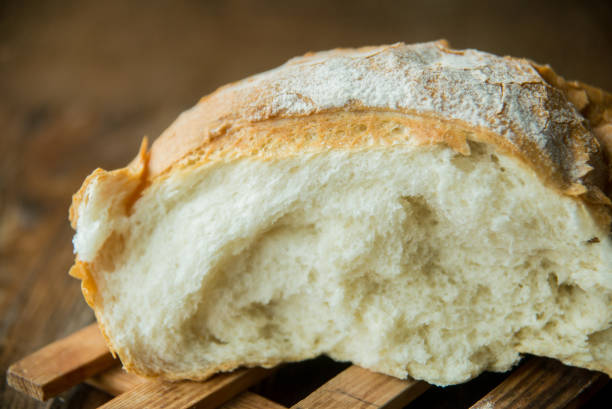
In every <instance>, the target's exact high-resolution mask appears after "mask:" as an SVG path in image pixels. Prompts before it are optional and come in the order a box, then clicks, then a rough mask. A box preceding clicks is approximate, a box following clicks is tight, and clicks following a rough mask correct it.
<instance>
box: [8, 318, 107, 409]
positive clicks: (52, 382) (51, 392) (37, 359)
mask: <svg viewBox="0 0 612 409" xmlns="http://www.w3.org/2000/svg"><path fill="white" fill-rule="evenodd" d="M113 364H115V360H114V359H113V357H112V356H111V354H110V353H109V352H108V348H107V347H106V343H105V342H104V339H103V338H102V335H100V332H99V331H98V326H97V325H96V324H92V325H90V326H88V327H85V328H83V329H82V330H80V331H77V332H75V333H74V334H72V335H70V336H68V337H66V338H64V339H61V340H59V341H55V342H53V343H51V344H49V345H47V346H46V347H44V348H42V349H40V350H39V351H36V352H35V353H33V354H32V355H28V356H27V357H25V358H24V359H22V360H20V361H18V362H16V363H15V364H13V365H11V366H10V367H9V370H8V375H7V381H8V383H9V385H11V386H12V387H13V388H16V389H18V390H20V391H22V392H23V393H26V394H28V395H30V396H32V397H34V398H36V399H38V400H41V401H44V400H47V399H49V398H52V397H54V396H56V395H57V394H59V393H61V392H63V391H65V390H67V389H70V388H71V387H73V386H75V385H77V384H79V383H81V382H82V381H84V380H85V379H87V378H89V377H90V376H92V375H94V374H96V373H98V372H101V371H103V370H104V369H107V368H109V367H111V366H112V365H113Z"/></svg>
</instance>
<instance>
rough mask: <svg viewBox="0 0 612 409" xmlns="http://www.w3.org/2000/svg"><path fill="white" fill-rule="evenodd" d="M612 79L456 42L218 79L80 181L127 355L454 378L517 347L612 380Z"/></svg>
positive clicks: (144, 363) (338, 55) (79, 242)
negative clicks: (317, 364)
mask: <svg viewBox="0 0 612 409" xmlns="http://www.w3.org/2000/svg"><path fill="white" fill-rule="evenodd" d="M611 123H612V96H611V95H610V94H607V93H605V92H603V91H601V90H598V89H596V88H593V87H589V86H587V85H584V84H580V83H577V82H567V81H564V80H563V79H562V78H561V77H559V76H557V75H555V74H554V73H553V72H552V70H551V69H550V68H548V67H545V66H538V65H535V64H534V63H532V62H530V61H527V60H523V59H516V58H509V57H498V56H495V55H491V54H488V53H484V52H479V51H475V50H462V51H459V50H453V49H450V48H448V45H447V44H446V43H445V42H443V41H439V42H432V43H425V44H415V45H405V44H394V45H390V46H381V47H367V48H360V49H338V50H332V51H326V52H320V53H313V54H307V55H305V56H303V57H298V58H295V59H292V60H290V61H288V62H287V63H286V64H284V65H282V66H281V67H279V68H276V69H274V70H271V71H268V72H265V73H262V74H259V75H255V76H253V77H250V78H247V79H245V80H242V81H239V82H236V83H233V84H230V85H227V86H224V87H222V88H220V89H218V90H217V91H215V92H214V93H212V94H211V95H209V96H206V97H204V98H203V99H202V100H201V101H200V102H199V103H198V104H197V105H196V106H195V107H193V108H191V109H190V110H188V111H186V112H184V113H183V114H181V116H180V117H179V118H178V119H177V120H176V121H175V122H174V123H173V124H172V125H171V126H170V127H169V128H168V129H167V130H166V131H165V132H164V133H163V134H162V135H161V136H160V137H159V138H158V139H157V140H156V141H155V143H154V144H153V145H152V146H151V148H150V150H149V149H148V147H147V144H146V140H145V142H144V143H143V145H142V148H141V151H140V153H139V154H138V156H137V157H136V158H135V159H134V161H133V162H132V163H131V164H130V165H129V166H127V167H125V168H122V169H118V170H114V171H104V170H101V169H97V170H96V171H94V172H93V173H92V174H91V175H90V176H89V177H88V178H87V179H86V180H85V182H84V183H83V186H82V188H81V189H80V191H79V192H78V193H77V194H75V196H74V198H73V203H72V207H71V210H70V219H71V221H72V225H73V227H74V228H75V229H76V234H75V236H74V247H75V252H76V253H77V255H76V261H75V265H74V266H73V268H72V270H71V274H72V275H73V276H75V277H78V278H80V279H82V288H83V294H84V295H85V299H86V300H87V302H88V303H89V305H90V306H91V307H92V308H93V309H94V311H95V313H96V317H97V319H98V322H99V324H100V328H101V330H102V332H103V333H104V335H105V337H106V340H107V342H108V345H109V347H110V349H111V350H112V351H114V353H116V354H117V355H119V357H120V358H121V361H122V362H123V365H124V366H125V368H126V369H128V370H129V371H133V372H135V373H138V374H141V375H145V376H162V377H164V378H167V379H184V378H189V379H204V378H206V377H208V376H210V375H212V374H213V373H215V372H218V371H228V370H231V369H233V368H236V367H239V366H254V365H263V366H271V365H275V364H278V363H280V362H286V361H296V360H302V359H307V358H311V357H315V356H317V355H320V354H327V355H329V356H330V357H332V358H334V359H338V360H347V361H352V362H354V363H355V364H358V365H361V366H363V367H365V368H369V369H372V370H374V371H379V372H383V373H386V374H390V375H393V376H397V377H406V376H408V375H409V376H412V377H414V378H418V379H424V380H426V381H427V382H431V383H434V384H439V385H446V384H454V383H459V382H463V381H466V380H468V379H470V378H472V377H474V376H476V375H478V374H479V373H480V372H482V371H484V370H494V371H503V370H507V369H508V368H510V367H511V366H512V365H513V364H515V363H516V362H517V361H518V360H519V359H520V356H521V353H531V354H537V355H543V356H548V357H553V358H557V359H559V360H561V361H563V362H565V363H567V364H570V365H577V366H581V367H585V368H591V369H595V370H599V371H603V372H606V373H607V374H612V327H611V323H612V239H611V235H610V220H611V218H610V214H611V213H610V204H611V202H610V197H611V195H610V193H611V191H610V175H611V172H610V157H611V155H610V153H611V152H610V149H611V147H612V143H611V142H612V125H611Z"/></svg>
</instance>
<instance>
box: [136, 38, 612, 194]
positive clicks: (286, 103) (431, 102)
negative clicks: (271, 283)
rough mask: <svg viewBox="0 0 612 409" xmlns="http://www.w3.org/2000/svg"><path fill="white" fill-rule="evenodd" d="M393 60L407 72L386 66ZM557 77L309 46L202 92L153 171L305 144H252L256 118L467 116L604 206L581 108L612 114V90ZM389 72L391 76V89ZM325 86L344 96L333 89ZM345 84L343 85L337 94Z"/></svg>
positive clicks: (469, 53) (460, 57)
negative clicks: (611, 99)
mask: <svg viewBox="0 0 612 409" xmlns="http://www.w3.org/2000/svg"><path fill="white" fill-rule="evenodd" d="M449 56H450V57H449ZM391 68H394V69H395V70H396V71H397V72H399V73H401V74H399V75H396V74H395V73H391ZM536 68H537V70H536ZM330 73H331V74H330ZM328 74H329V75H330V76H331V75H332V74H333V75H334V76H331V77H326V75H328ZM364 75H369V76H370V80H371V81H373V82H374V83H375V85H377V86H379V87H381V88H382V89H383V90H385V91H387V92H388V93H390V92H391V90H392V89H393V88H391V87H392V86H395V87H396V88H398V89H400V90H401V91H402V92H405V93H406V95H399V96H397V95H382V96H374V97H373V96H371V94H372V93H373V92H374V91H373V90H371V89H369V88H368V87H367V84H363V83H362V81H361V79H360V77H359V76H364ZM336 76H337V77H340V78H341V79H340V80H338V79H337V78H336ZM353 77H355V78H353ZM446 77H448V78H446ZM543 77H544V78H543ZM415 78H416V79H415ZM558 78H560V77H557V76H555V75H554V73H553V72H552V71H551V70H550V69H549V68H547V67H539V66H535V68H534V66H532V64H531V63H529V62H528V61H526V60H521V59H515V58H510V57H504V58H501V57H496V56H493V55H490V54H486V53H481V52H477V51H473V50H465V51H462V50H451V49H448V47H447V44H446V43H444V42H437V43H428V44H419V45H415V46H406V45H403V44H394V45H392V46H382V47H367V48H361V49H355V50H332V51H328V52H323V53H314V54H313V53H311V54H307V55H306V56H304V57H301V58H297V59H293V60H291V61H289V62H288V63H287V64H285V65H283V66H281V67H279V68H277V69H275V70H272V71H270V72H267V73H263V74H259V75H257V76H254V77H251V78H248V79H246V80H243V81H239V82H237V83H234V84H229V85H227V86H224V87H222V88H220V89H219V90H217V91H216V92H214V93H213V94H211V95H209V96H206V97H204V98H202V99H201V100H200V102H199V103H198V104H197V105H196V106H195V107H193V108H192V109H190V110H189V111H186V112H185V113H183V114H182V115H181V116H180V117H179V118H178V119H177V121H176V122H175V123H174V124H173V125H172V126H170V128H168V130H166V131H165V132H164V133H163V134H162V136H161V137H160V138H159V139H158V140H157V141H156V142H155V143H154V144H153V146H152V149H151V161H150V172H149V175H148V177H149V180H150V181H152V180H153V179H155V178H157V177H159V176H163V174H164V173H166V172H171V171H172V169H174V167H176V166H179V167H180V166H181V165H182V164H184V163H190V164H193V163H200V164H205V163H207V162H208V161H211V160H224V159H226V158H228V157H236V156H238V157H239V156H247V155H248V156H254V157H273V156H274V155H275V154H278V155H286V154H287V153H295V154H299V153H300V152H301V149H302V145H300V143H295V142H296V141H294V140H293V139H291V138H290V137H285V136H283V135H281V134H279V133H275V134H270V137H269V139H268V140H266V141H259V142H258V144H259V145H260V146H265V147H266V149H265V150H262V149H254V148H253V146H251V145H250V144H249V143H245V142H244V140H245V138H250V137H251V136H249V135H248V132H249V131H250V130H252V129H253V128H254V127H255V125H256V124H258V123H262V122H268V123H272V122H274V121H280V120H284V119H297V118H302V119H304V118H305V117H308V120H302V121H301V122H300V121H296V122H295V124H296V125H295V126H297V128H296V132H293V133H292V134H296V133H298V132H300V129H306V128H308V127H309V122H310V121H313V120H314V121H317V119H316V118H315V116H318V115H321V114H338V113H343V112H355V113H363V112H380V113H396V114H404V115H406V116H407V117H408V118H411V120H413V122H417V121H419V120H420V121H422V124H423V126H427V125H428V124H430V123H432V122H446V123H451V124H453V123H456V124H461V128H463V129H466V128H467V131H466V132H467V134H468V137H467V139H469V140H477V139H483V135H489V134H496V135H498V137H496V138H488V137H487V138H485V139H494V140H492V142H493V143H494V144H495V145H496V146H501V147H503V148H504V149H507V150H511V151H512V152H513V154H514V155H515V156H517V157H518V158H520V159H521V160H522V161H523V162H524V163H527V164H529V165H530V166H531V167H532V168H533V169H534V170H535V171H536V173H538V174H539V175H540V176H541V178H542V179H543V180H544V181H546V182H551V183H552V185H553V186H554V187H556V188H557V189H558V190H560V191H561V192H563V193H564V194H567V195H570V196H579V197H580V198H581V199H583V200H585V201H586V202H589V203H593V204H596V205H601V204H603V205H609V204H610V199H609V196H608V195H607V194H606V193H608V175H609V174H610V171H609V169H608V165H607V162H608V160H607V158H606V157H605V156H604V153H603V150H602V149H601V148H600V143H599V142H598V141H597V139H596V138H595V137H594V136H593V133H592V131H591V128H590V127H589V124H588V123H586V122H585V121H584V118H583V117H582V116H581V115H580V113H579V112H578V111H577V110H583V111H584V112H585V113H591V114H590V116H589V117H588V118H591V117H592V118H595V117H597V118H599V117H605V116H606V115H607V116H609V112H608V111H606V110H605V109H604V110H603V111H602V110H601V109H599V108H597V109H593V107H600V106H601V104H599V103H598V102H597V101H599V100H606V101H607V98H608V97H607V96H606V95H608V94H605V93H604V92H603V91H599V90H596V89H594V88H592V87H587V86H582V85H581V86H582V88H580V87H574V86H573V85H572V86H571V87H570V86H569V85H568V86H563V85H562V84H561V82H560V81H558V80H554V79H558ZM392 80H393V81H396V83H394V84H391V85H390V84H389V81H392ZM322 81H323V82H324V81H327V82H329V84H323V85H322V84H321V82H322ZM335 82H338V84H335ZM564 84H570V83H564ZM571 84H574V83H571ZM325 85H327V87H328V88H330V91H329V92H330V93H333V92H336V93H337V94H339V96H338V97H333V98H328V97H326V95H324V92H323V91H324V90H325V88H322V87H324V86H325ZM340 86H341V87H344V88H347V89H344V88H342V89H339V90H338V89H337V88H338V87H340ZM351 87H352V88H354V89H356V91H354V90H352V89H351ZM385 87H387V88H385ZM415 87H419V89H418V90H417V91H418V95H417V94H415V92H416V91H414V89H413V88H415ZM322 90H323V91H322ZM582 90H584V91H582ZM410 93H412V94H410ZM413 94H414V95H413ZM591 95H595V97H593V96H591ZM597 98H599V99H597ZM593 102H596V103H595V104H594V103H593ZM572 103H573V104H574V105H575V107H574V105H572ZM592 123H593V122H592ZM606 129H607V128H606ZM452 132H454V130H452V129H451V132H449V134H452ZM237 135H242V136H237ZM407 137H409V135H407ZM317 138H318V141H319V143H320V144H321V149H325V147H326V146H329V147H330V148H334V149H343V148H349V147H350V148H355V147H356V146H357V145H358V143H357V142H355V141H346V138H344V139H337V138H336V137H335V136H334V134H333V129H331V130H330V132H327V134H326V133H325V132H322V133H321V134H319V135H317ZM472 138H475V139H472ZM448 139H449V135H448V134H437V135H435V134H434V133H432V137H431V140H432V141H433V142H434V143H448ZM237 140H238V143H237ZM339 140H342V143H337V142H338V141H339ZM345 142H346V144H344V143H345ZM275 149H276V151H275ZM459 150H460V149H459ZM213 151H215V152H213ZM213 153H214V154H213ZM604 192H606V193H604Z"/></svg>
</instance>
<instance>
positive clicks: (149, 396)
mask: <svg viewBox="0 0 612 409" xmlns="http://www.w3.org/2000/svg"><path fill="white" fill-rule="evenodd" d="M269 374H270V370H268V369H263V368H248V369H239V370H237V371H234V372H231V373H224V374H219V375H216V376H214V377H212V378H210V379H209V380H207V381H205V382H190V381H181V382H164V381H161V380H152V381H149V382H145V383H142V384H140V385H138V386H136V387H135V388H134V389H131V390H130V391H128V392H126V393H123V394H121V395H119V396H117V397H116V398H114V399H112V400H110V401H109V402H107V403H106V404H105V405H103V406H101V408H104V409H124V408H150V409H155V408H166V409H179V408H215V407H217V406H219V405H221V404H223V403H224V402H227V401H228V400H229V399H231V398H233V397H234V396H236V395H238V394H239V393H240V392H242V391H244V390H246V389H247V388H249V387H250V386H252V385H254V384H256V383H257V382H259V381H260V380H261V379H263V378H264V377H265V376H266V375H269Z"/></svg>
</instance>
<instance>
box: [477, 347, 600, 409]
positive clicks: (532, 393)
mask: <svg viewBox="0 0 612 409" xmlns="http://www.w3.org/2000/svg"><path fill="white" fill-rule="evenodd" d="M607 380H608V377H607V376H606V375H604V374H602V373H599V372H592V371H588V370H586V369H581V368H574V367H570V366H565V365H563V364H561V363H560V362H559V361H556V360H553V359H546V358H530V359H529V360H528V361H527V362H525V363H524V364H523V365H522V366H520V367H519V368H518V369H517V370H515V371H514V372H512V374H511V375H510V376H509V377H508V378H506V380H504V381H503V382H502V383H501V384H499V385H498V386H497V387H496V388H495V389H493V390H492V391H491V392H489V393H488V394H487V395H486V396H485V397H484V398H482V399H481V400H479V401H478V402H476V403H475V404H474V405H473V406H472V408H478V409H493V408H495V409H505V408H535V407H537V408H543V409H544V408H550V409H552V408H571V407H578V406H579V405H580V404H582V403H584V402H585V401H586V400H588V399H589V398H590V397H591V396H592V395H593V394H594V393H595V392H596V391H597V390H598V389H599V388H601V387H602V386H603V385H605V383H606V382H607Z"/></svg>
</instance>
